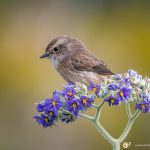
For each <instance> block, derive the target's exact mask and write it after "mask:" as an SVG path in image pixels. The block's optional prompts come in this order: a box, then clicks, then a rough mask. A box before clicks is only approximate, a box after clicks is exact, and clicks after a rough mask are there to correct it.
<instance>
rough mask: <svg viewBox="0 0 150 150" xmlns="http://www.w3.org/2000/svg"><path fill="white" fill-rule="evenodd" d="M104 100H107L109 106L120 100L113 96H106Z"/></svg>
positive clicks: (117, 103)
mask: <svg viewBox="0 0 150 150" xmlns="http://www.w3.org/2000/svg"><path fill="white" fill-rule="evenodd" d="M105 101H106V102H108V104H109V106H112V105H119V104H120V100H119V99H118V98H114V97H113V96H110V97H108V98H106V99H105Z"/></svg>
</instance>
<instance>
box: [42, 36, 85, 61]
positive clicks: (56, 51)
mask: <svg viewBox="0 0 150 150" xmlns="http://www.w3.org/2000/svg"><path fill="white" fill-rule="evenodd" d="M84 49H85V46H84V44H83V43H82V42H80V41H79V40H77V39H75V38H72V37H69V36H60V37H57V38H55V39H53V40H52V41H51V42H50V43H49V44H48V46H47V47H46V49H45V53H44V54H43V55H42V56H41V57H40V58H48V59H50V60H52V61H53V60H55V61H58V62H59V61H61V60H62V59H64V58H65V57H66V56H68V55H70V54H72V53H75V52H77V51H82V50H84Z"/></svg>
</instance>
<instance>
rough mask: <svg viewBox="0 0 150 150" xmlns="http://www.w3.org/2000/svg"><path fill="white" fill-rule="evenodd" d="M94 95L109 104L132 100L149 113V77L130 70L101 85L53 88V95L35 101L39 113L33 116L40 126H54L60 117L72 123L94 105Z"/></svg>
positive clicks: (72, 85)
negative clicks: (59, 89) (143, 76)
mask: <svg viewBox="0 0 150 150" xmlns="http://www.w3.org/2000/svg"><path fill="white" fill-rule="evenodd" d="M96 97H97V98H99V99H100V100H101V101H104V102H106V103H108V104H109V106H114V105H116V106H117V105H120V104H121V103H122V102H125V103H133V102H135V103H136V105H135V109H136V110H139V111H142V112H144V113H147V112H150V79H149V78H142V76H141V75H139V74H138V73H137V72H136V71H134V70H129V71H128V72H127V73H124V74H116V75H112V76H111V77H110V78H107V79H105V80H103V81H101V83H100V84H94V83H93V82H91V83H90V85H89V87H86V86H85V85H84V84H82V83H77V84H76V85H75V84H72V83H69V84H68V85H65V86H64V90H61V91H54V92H53V96H52V98H48V99H45V100H44V101H42V102H41V103H39V104H37V112H38V114H37V115H35V116H34V119H36V121H37V122H38V123H39V124H41V125H42V126H43V127H49V126H53V125H55V124H56V123H57V122H58V121H59V120H60V121H62V122H66V123H69V122H72V121H74V120H75V119H76V118H77V117H78V116H79V115H80V113H84V112H85V111H86V110H87V108H90V107H92V106H94V105H93V103H94V100H95V99H96Z"/></svg>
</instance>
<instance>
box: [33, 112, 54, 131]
mask: <svg viewBox="0 0 150 150" xmlns="http://www.w3.org/2000/svg"><path fill="white" fill-rule="evenodd" d="M33 118H34V119H36V122H37V123H39V124H41V125H42V126H43V127H44V128H46V127H50V126H52V125H53V124H54V119H52V118H49V116H47V115H44V114H41V115H36V116H34V117H33Z"/></svg>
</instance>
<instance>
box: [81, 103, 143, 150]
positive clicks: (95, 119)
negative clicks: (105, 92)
mask: <svg viewBox="0 0 150 150" xmlns="http://www.w3.org/2000/svg"><path fill="white" fill-rule="evenodd" d="M104 104H105V101H103V102H102V103H101V104H100V105H99V106H98V105H95V106H96V107H94V108H96V114H95V117H92V116H88V115H86V114H80V117H82V118H84V119H87V120H89V121H91V122H92V123H93V124H94V125H95V127H96V129H97V130H98V132H99V133H100V134H101V135H102V136H103V137H104V138H105V139H106V140H107V141H108V142H109V143H111V144H112V146H113V150H120V143H122V142H123V141H124V139H125V138H126V137H127V135H128V133H129V132H130V130H131V128H132V125H133V123H134V121H135V120H136V118H137V117H138V116H139V115H140V111H139V110H136V111H135V112H134V114H133V115H132V112H131V108H130V105H129V104H128V103H126V104H125V105H126V111H127V116H128V123H127V125H126V127H125V129H124V131H123V133H122V134H121V136H120V137H119V138H118V139H115V138H113V137H112V136H111V135H110V134H109V133H108V132H107V131H106V130H105V128H104V127H103V126H102V124H101V123H100V120H99V119H100V114H101V110H102V107H103V106H104Z"/></svg>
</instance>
